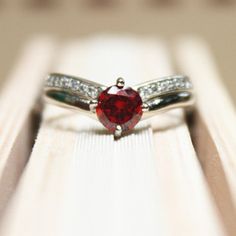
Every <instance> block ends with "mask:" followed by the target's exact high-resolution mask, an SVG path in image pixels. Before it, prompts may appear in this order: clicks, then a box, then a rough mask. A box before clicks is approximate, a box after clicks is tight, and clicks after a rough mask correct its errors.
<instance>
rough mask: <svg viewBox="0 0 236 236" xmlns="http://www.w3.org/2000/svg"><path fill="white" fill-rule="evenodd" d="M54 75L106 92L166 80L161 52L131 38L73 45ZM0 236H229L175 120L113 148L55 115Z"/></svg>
mask: <svg viewBox="0 0 236 236" xmlns="http://www.w3.org/2000/svg"><path fill="white" fill-rule="evenodd" d="M78 55H79V56H78ZM56 65H57V66H56V68H55V69H56V70H58V71H59V72H64V73H70V74H71V73H72V74H80V75H81V76H82V77H87V78H89V79H94V78H95V79H94V80H97V81H98V82H103V83H105V84H112V83H113V82H114V80H115V78H116V77H118V76H123V77H124V78H127V79H126V81H127V82H129V83H130V84H132V83H135V82H138V80H142V79H143V80H147V79H151V78H153V77H156V76H159V75H165V74H169V73H172V67H171V61H170V57H169V52H168V50H167V47H166V46H165V44H163V43H162V42H160V41H156V40H150V39H142V40H137V39H135V38H132V37H127V38H122V37H120V38H119V37H117V38H110V37H107V36H101V37H98V38H91V39H87V40H84V41H82V40H81V41H78V42H74V43H70V44H68V45H67V46H65V47H64V49H62V51H61V56H60V57H59V60H58V61H57V62H56ZM151 126H152V129H151ZM1 234H2V235H6V236H13V235H26V236H27V235H36V236H37V235H109V236H110V235H135V236H138V235H140V236H143V235H150V236H151V235H153V236H154V235H225V233H224V230H223V228H222V225H221V222H220V221H219V218H218V213H217V210H216V207H215V205H214V201H212V199H211V197H210V194H209V191H208V189H207V186H206V183H205V180H204V176H203V173H202V170H201V168H200V165H199V162H198V160H197V157H196V154H195V151H194V148H193V146H192V143H191V139H190V134H189V131H188V129H187V126H186V122H185V120H184V117H183V113H182V111H181V110H177V111H173V112H171V113H168V114H165V115H160V116H159V117H157V118H155V119H153V120H152V121H151V123H150V124H149V123H142V124H140V125H139V126H138V127H137V128H136V130H135V131H134V132H133V134H130V135H127V136H125V137H123V138H122V139H121V140H119V141H117V142H114V140H113V137H112V136H111V135H109V134H108V133H107V132H106V130H105V129H103V128H102V126H101V125H100V124H99V123H98V122H96V121H92V120H89V119H88V118H87V117H78V116H77V115H76V114H72V113H70V112H67V111H65V110H62V109H59V108H56V107H53V106H47V107H46V109H45V111H44V117H43V122H42V125H41V128H40V130H39V134H38V137H37V141H36V144H35V146H34V149H33V153H32V155H31V158H30V161H29V163H28V165H27V168H26V169H25V172H24V176H23V177H22V178H21V181H20V183H19V186H18V189H17V191H16V193H15V195H14V198H13V199H12V201H11V202H10V204H9V208H8V211H7V213H6V215H5V218H4V221H3V223H2V229H1Z"/></svg>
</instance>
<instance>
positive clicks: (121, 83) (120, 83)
mask: <svg viewBox="0 0 236 236" xmlns="http://www.w3.org/2000/svg"><path fill="white" fill-rule="evenodd" d="M116 86H117V87H118V88H120V89H122V88H123V87H124V86H125V80H124V79H123V78H121V77H119V78H118V79H117V80H116Z"/></svg>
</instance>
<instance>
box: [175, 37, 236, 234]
mask: <svg viewBox="0 0 236 236" xmlns="http://www.w3.org/2000/svg"><path fill="white" fill-rule="evenodd" d="M177 55H178V62H179V65H180V67H181V69H182V70H184V71H185V72H186V73H188V74H189V75H190V76H191V77H192V80H193V82H194V85H195V89H196V91H197V110H198V113H199V119H201V124H200V125H199V126H198V128H199V129H201V130H202V133H204V132H205V133H204V134H205V135H204V136H202V138H198V137H196V138H198V139H199V140H196V141H197V142H198V143H200V142H201V140H200V139H203V141H202V142H205V148H204V144H203V143H202V144H201V145H200V148H201V150H199V152H200V153H202V155H201V161H202V165H203V168H204V171H205V174H206V176H207V178H208V181H209V184H210V186H211V187H212V191H213V194H214V196H215V198H216V200H217V201H218V206H219V208H220V210H221V212H222V215H223V218H224V221H225V224H227V225H228V228H230V229H229V230H230V232H231V235H234V234H235V230H236V227H235V220H236V212H235V206H236V197H235V196H236V172H235V169H236V160H235V150H236V126H235V123H236V112H235V108H234V106H233V104H232V102H231V99H230V98H229V95H228V93H227V91H226V90H225V87H224V84H223V78H221V76H220V74H219V72H218V69H217V67H216V65H215V62H214V59H213V56H212V55H211V52H210V50H209V48H208V47H207V45H206V43H205V42H204V41H203V40H201V39H196V38H182V39H180V40H179V42H178V43H177ZM204 130H205V131H204ZM197 133H198V134H200V135H201V131H200V130H198V131H197ZM207 135H208V136H209V138H208V137H207ZM206 147H209V148H210V149H213V150H212V151H207V148H206ZM209 148H208V149H209Z"/></svg>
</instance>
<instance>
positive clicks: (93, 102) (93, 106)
mask: <svg viewBox="0 0 236 236" xmlns="http://www.w3.org/2000/svg"><path fill="white" fill-rule="evenodd" d="M97 105H98V101H97V100H91V101H90V103H89V109H90V111H91V112H93V113H95V112H96V108H97Z"/></svg>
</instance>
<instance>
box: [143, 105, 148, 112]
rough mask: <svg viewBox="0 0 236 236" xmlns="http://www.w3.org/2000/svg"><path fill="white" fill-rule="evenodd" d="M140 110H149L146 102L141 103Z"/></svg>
mask: <svg viewBox="0 0 236 236" xmlns="http://www.w3.org/2000/svg"><path fill="white" fill-rule="evenodd" d="M142 110H143V112H146V111H149V106H148V104H147V103H143V105H142Z"/></svg>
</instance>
